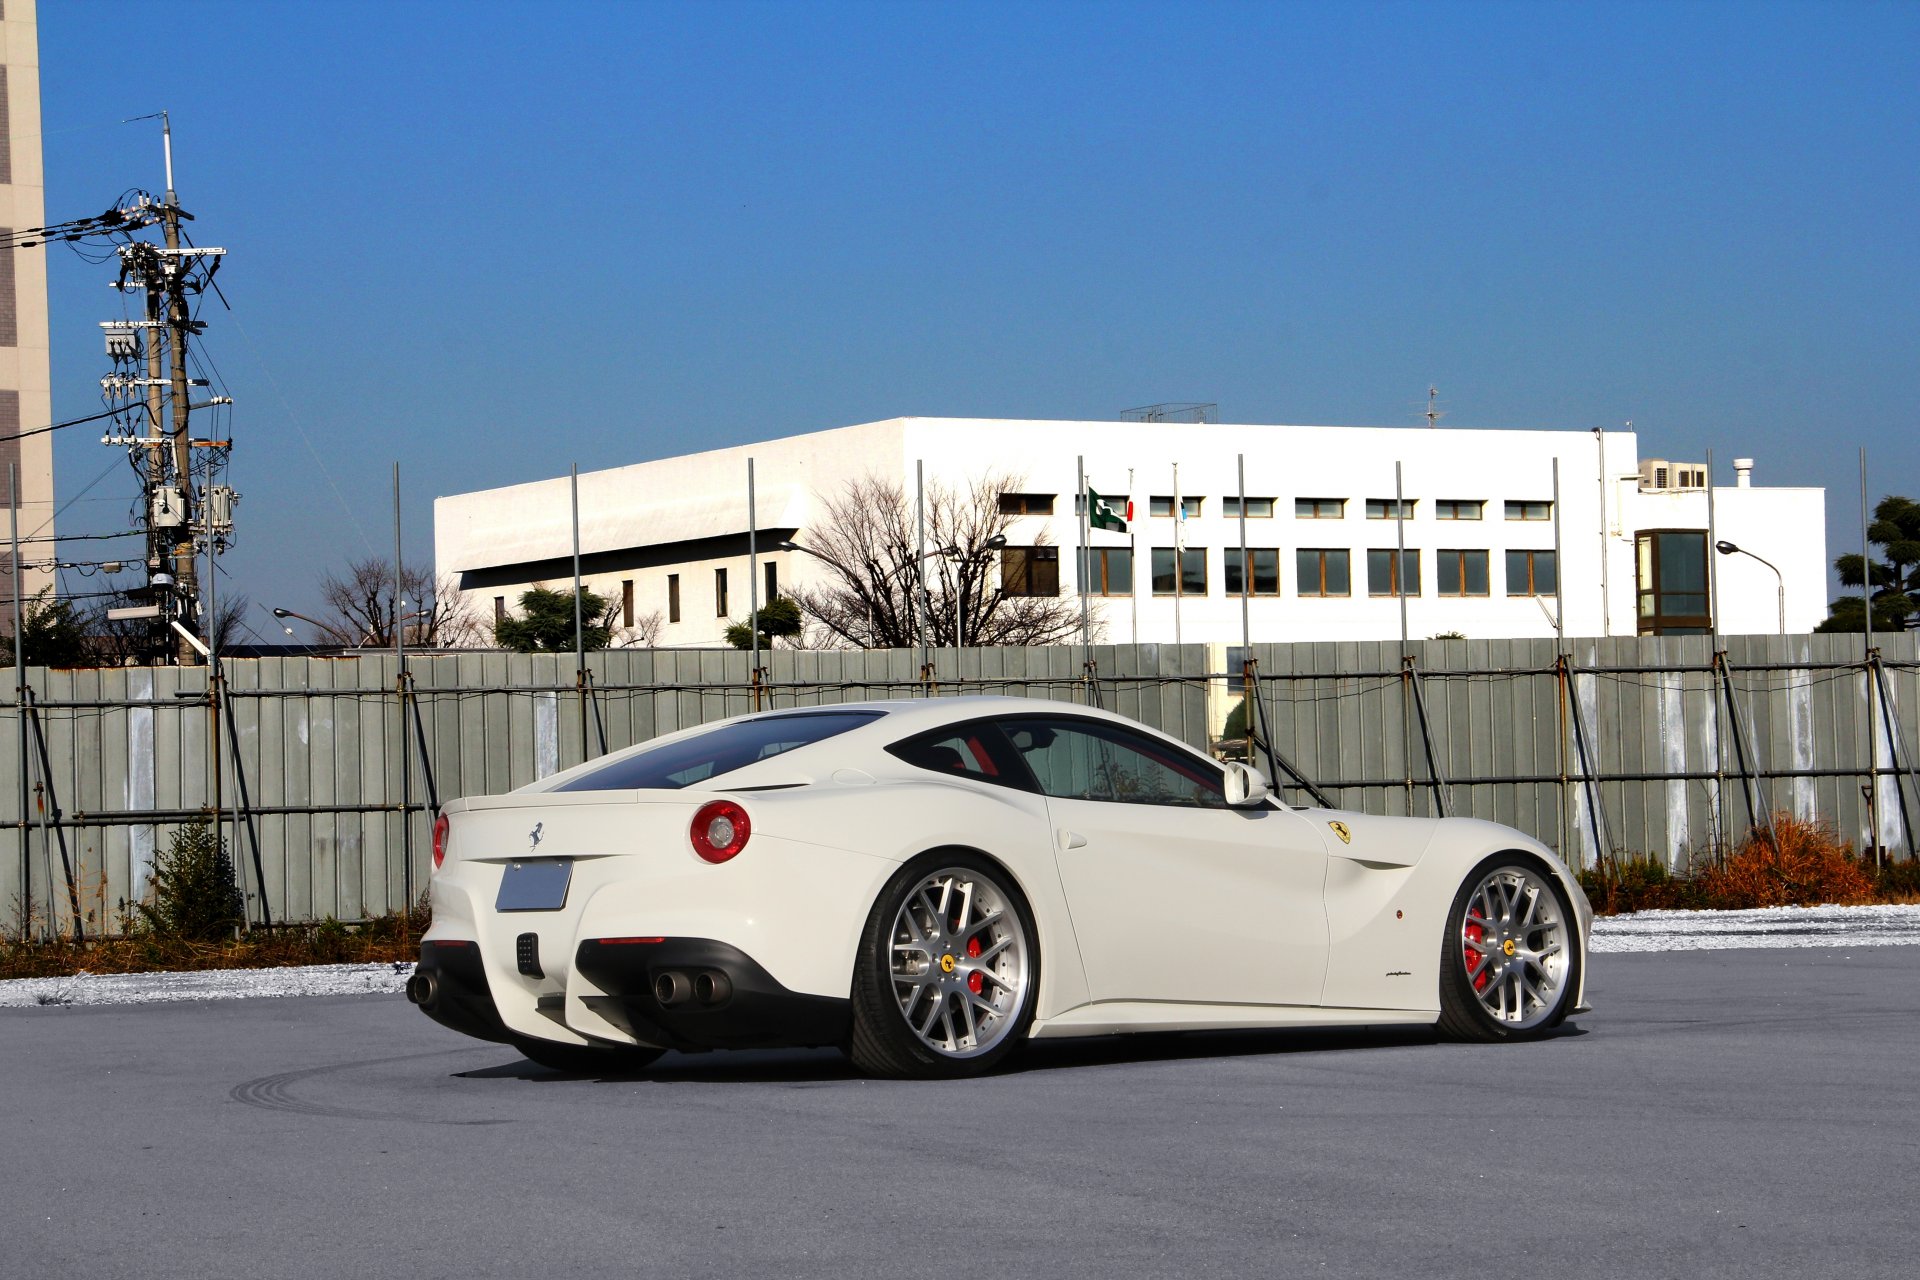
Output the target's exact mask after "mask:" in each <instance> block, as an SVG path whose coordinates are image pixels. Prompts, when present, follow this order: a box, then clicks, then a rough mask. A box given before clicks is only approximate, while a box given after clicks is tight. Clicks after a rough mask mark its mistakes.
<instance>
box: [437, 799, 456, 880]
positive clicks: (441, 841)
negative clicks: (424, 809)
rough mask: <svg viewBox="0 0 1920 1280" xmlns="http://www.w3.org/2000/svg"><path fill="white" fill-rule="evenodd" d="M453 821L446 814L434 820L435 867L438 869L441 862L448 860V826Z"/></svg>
mask: <svg viewBox="0 0 1920 1280" xmlns="http://www.w3.org/2000/svg"><path fill="white" fill-rule="evenodd" d="M452 825H453V823H452V822H451V821H449V820H448V818H447V815H446V814H444V813H443V814H441V815H440V816H439V817H437V818H435V819H434V820H433V869H434V870H435V871H438V870H439V869H440V864H441V863H443V862H445V861H446V860H447V828H448V827H450V826H452Z"/></svg>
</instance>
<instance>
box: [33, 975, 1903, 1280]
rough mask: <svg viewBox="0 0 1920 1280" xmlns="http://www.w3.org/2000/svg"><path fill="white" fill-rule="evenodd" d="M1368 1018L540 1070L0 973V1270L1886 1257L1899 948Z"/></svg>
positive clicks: (395, 1040)
mask: <svg viewBox="0 0 1920 1280" xmlns="http://www.w3.org/2000/svg"><path fill="white" fill-rule="evenodd" d="M1592 966H1593V975H1592V982H1591V986H1590V991H1589V995H1590V998H1591V1000H1592V1001H1593V1003H1594V1005H1595V1006H1596V1008H1595V1011H1594V1012H1593V1013H1591V1014H1588V1015H1584V1016H1581V1017H1579V1018H1578V1019H1577V1020H1576V1021H1575V1023H1574V1024H1573V1026H1572V1027H1571V1028H1570V1029H1569V1030H1568V1031H1567V1032H1566V1033H1564V1034H1562V1035H1559V1036H1557V1037H1555V1038H1553V1039H1551V1040H1547V1041H1544V1042H1541V1043H1538V1044H1530V1045H1498V1046H1461V1045H1451V1044H1439V1043H1435V1042H1434V1040H1433V1038H1432V1036H1431V1035H1418V1034H1416V1035H1407V1034H1386V1033H1343V1034H1298V1033H1293V1034H1267V1035H1252V1036H1249V1035H1216V1034H1209V1035H1189V1036H1156V1037H1135V1038H1129V1039H1124V1040H1105V1041H1095V1042H1081V1043H1074V1042H1054V1043H1052V1044H1043V1045H1037V1046H1033V1047H1032V1048H1030V1049H1029V1051H1028V1052H1027V1053H1026V1054H1025V1056H1023V1057H1022V1058H1020V1059H1018V1060H1016V1062H1015V1064H1014V1066H1013V1068H1012V1069H1011V1070H1009V1071H1007V1072H1005V1073H1003V1074H1001V1075H999V1076H996V1077H993V1078H989V1079H985V1080H976V1081H968V1082H963V1083H945V1084H925V1083H898V1082H882V1081H869V1080H864V1079H861V1078H858V1077H856V1076H854V1075H853V1074H852V1072H851V1071H850V1070H849V1069H848V1068H847V1066H846V1065H845V1064H844V1062H843V1061H842V1060H841V1059H840V1058H839V1057H838V1055H835V1054H831V1053H780V1054H712V1055H704V1056H699V1057H679V1056H669V1057H668V1058H665V1059H663V1060H662V1061H661V1063H660V1064H658V1065H657V1066H656V1067H655V1068H654V1069H653V1070H652V1071H650V1072H648V1073H647V1074H646V1075H644V1076H639V1077H632V1078H622V1079H615V1078H586V1077H574V1076H564V1075H559V1074H556V1073H553V1072H549V1071H547V1070H545V1069H543V1068H539V1067H535V1066H534V1065H533V1064H531V1063H529V1062H527V1061H525V1060H523V1059H522V1058H520V1056H519V1055H518V1054H516V1053H514V1052H513V1051H512V1050H511V1049H506V1048H503V1047H500V1046H494V1045H486V1044H481V1043H479V1042H476V1041H470V1040H466V1039H464V1038H462V1037H460V1036H457V1035H455V1034H453V1033H452V1032H449V1031H446V1030H444V1029H442V1028H440V1027H438V1026H436V1025H434V1024H433V1023H431V1022H429V1021H428V1020H427V1019H426V1018H424V1017H422V1016H421V1015H419V1014H418V1013H417V1012H416V1011H414V1010H413V1009H412V1008H411V1007H410V1006H409V1005H407V1004H406V1002H405V1001H404V1000H402V999H400V998H398V997H395V996H376V995H369V996H346V997H328V998H288V999H262V1000H245V1001H224V1002H211V1001H209V1002H197V1003H182V1004H166V1005H135V1006H124V1007H103V1008H72V1007H67V1008H60V1007H51V1008H34V1009H0V1084H3V1085H4V1108H3V1111H0V1151H3V1152H5V1163H4V1168H5V1170H6V1176H5V1177H4V1179H0V1276H5V1277H9V1278H13V1277H18V1278H20V1280H29V1278H31V1280H41V1278H49V1280H51V1278H55V1277H68V1276H74V1277H79V1276H86V1277H102V1276H135V1275H138V1276H142V1277H153V1276H160V1277H171V1276H182V1277H186V1276H191V1277H209V1278H214V1277H228V1276H232V1277H248V1278H249V1280H255V1278H258V1277H263V1276H271V1277H307V1276H314V1277H327V1278H328V1280H338V1278H339V1277H342V1276H369V1277H372V1276H382V1275H393V1276H404V1277H408V1278H409V1280H412V1278H414V1277H442V1276H445V1277H482V1276H512V1277H542V1276H559V1275H566V1276H569V1277H576V1276H655V1275H658V1276H756V1275H775V1274H777V1275H779V1276H781V1277H782V1278H783V1280H791V1278H796V1277H815V1276H818V1277H841V1276H888V1277H900V1276H965V1277H968V1278H969V1280H980V1278H982V1277H990V1276H1001V1275H1006V1276H1047V1277H1050V1278H1051V1277H1080V1276H1086V1277H1094V1276H1099V1277H1108V1276H1116V1275H1118V1276H1208V1277H1211V1276H1293V1275H1340V1276H1420V1277H1427V1276H1435V1277H1440V1276H1460V1277H1469V1276H1470V1277H1475V1278H1476V1280H1487V1278H1490V1277H1499V1278H1505V1277H1541V1276H1557V1275H1567V1276H1588V1275H1592V1276H1632V1277H1635V1278H1636V1280H1640V1278H1644V1277H1661V1276H1675V1277H1680V1276H1684V1277H1709V1276H1738V1277H1755V1276H1795V1277H1804V1276H1845V1277H1847V1278H1848V1280H1861V1278H1862V1277H1871V1276H1909V1275H1912V1274H1914V1273H1915V1271H1916V1268H1920V1263H1916V1261H1915V1259H1916V1258H1920V1224H1917V1223H1916V1217H1915V1215H1914V1212H1913V1210H1912V1204H1913V1193H1914V1187H1913V1184H1914V1180H1915V1177H1916V1175H1920V1017H1917V1016H1916V1014H1920V948H1916V947H1880V948H1872V949H1868V948H1860V949H1856V950H1853V951H1847V950H1810V951H1714V952H1692V953H1668V954H1634V955H1605V956H1596V957H1594V959H1593V961H1592Z"/></svg>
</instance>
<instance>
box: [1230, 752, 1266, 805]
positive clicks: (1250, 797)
mask: <svg viewBox="0 0 1920 1280" xmlns="http://www.w3.org/2000/svg"><path fill="white" fill-rule="evenodd" d="M1226 784H1227V804H1228V805H1230V806H1232V807H1233V808H1235V809H1247V808H1252V807H1253V806H1254V805H1257V804H1259V803H1260V802H1261V801H1263V800H1265V799H1266V798H1267V797H1268V796H1270V795H1272V794H1273V792H1272V790H1271V789H1270V788H1269V787H1268V786H1267V780H1266V779H1265V778H1263V777H1261V776H1260V771H1259V770H1257V769H1254V768H1252V767H1250V766H1248V765H1244V764H1241V763H1240V762H1239V761H1238V760H1230V761H1228V762H1227V777H1226Z"/></svg>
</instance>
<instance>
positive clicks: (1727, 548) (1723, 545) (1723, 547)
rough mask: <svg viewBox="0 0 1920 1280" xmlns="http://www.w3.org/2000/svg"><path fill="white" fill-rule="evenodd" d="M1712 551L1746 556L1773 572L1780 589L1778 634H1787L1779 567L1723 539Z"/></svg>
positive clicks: (1784, 584) (1784, 583)
mask: <svg viewBox="0 0 1920 1280" xmlns="http://www.w3.org/2000/svg"><path fill="white" fill-rule="evenodd" d="M1713 549H1714V550H1715V551H1718V552H1719V553H1720V554H1721V555H1723V556H1746V557H1747V558H1748V559H1750V560H1758V561H1759V562H1760V563H1761V564H1763V565H1765V566H1767V568H1769V569H1772V570H1773V576H1774V577H1775V578H1776V579H1778V580H1779V587H1780V634H1781V635H1785V634H1787V580H1786V578H1784V577H1782V576H1781V573H1780V568H1779V566H1778V565H1776V564H1774V563H1773V561H1771V560H1768V559H1766V558H1765V557H1764V556H1756V555H1754V554H1753V552H1751V551H1748V550H1747V549H1746V548H1745V547H1736V546H1734V545H1733V544H1732V543H1731V542H1728V541H1727V540H1726V539H1725V538H1722V539H1721V540H1720V541H1718V542H1716V543H1714V544H1713Z"/></svg>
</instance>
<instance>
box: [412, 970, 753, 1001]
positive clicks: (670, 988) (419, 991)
mask: <svg viewBox="0 0 1920 1280" xmlns="http://www.w3.org/2000/svg"><path fill="white" fill-rule="evenodd" d="M439 998H440V979H439V977H438V975H436V974H434V973H433V972H432V971H430V970H427V969H416V970H414V972H413V976H412V977H411V978H408V979H407V999H408V1000H410V1001H412V1002H413V1003H414V1004H416V1005H418V1006H420V1007H421V1008H422V1009H429V1008H432V1007H433V1005H434V1003H435V1002H436V1001H437V1000H439ZM653 998H654V999H656V1000H658V1001H659V1002H660V1006H661V1008H663V1009H678V1008H682V1007H684V1006H686V1005H689V1004H692V1005H698V1006H701V1007H702V1008H707V1009H712V1008H716V1007H718V1006H720V1005H723V1004H725V1003H726V1002H727V1001H729V1000H731V999H732V998H733V979H732V978H729V977H728V976H727V975H726V974H725V973H724V972H722V971H721V970H719V969H694V970H691V971H689V970H686V969H667V970H664V971H663V972H661V973H660V974H658V975H657V976H656V977H655V978H654V980H653Z"/></svg>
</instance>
